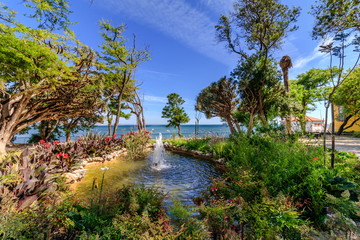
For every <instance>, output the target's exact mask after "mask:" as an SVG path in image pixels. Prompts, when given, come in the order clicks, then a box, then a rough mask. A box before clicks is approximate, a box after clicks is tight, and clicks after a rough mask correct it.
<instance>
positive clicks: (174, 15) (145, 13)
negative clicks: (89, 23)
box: [102, 0, 234, 65]
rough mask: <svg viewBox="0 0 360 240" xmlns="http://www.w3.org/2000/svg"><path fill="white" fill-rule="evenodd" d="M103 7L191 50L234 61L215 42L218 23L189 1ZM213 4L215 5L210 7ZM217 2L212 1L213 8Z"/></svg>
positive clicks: (140, 0) (127, 0)
mask: <svg viewBox="0 0 360 240" xmlns="http://www.w3.org/2000/svg"><path fill="white" fill-rule="evenodd" d="M104 2H106V3H105V4H102V6H106V7H108V8H109V9H110V10H111V11H112V12H117V13H120V14H126V15H128V16H129V17H131V18H132V19H134V20H135V21H138V22H141V23H143V24H148V25H151V26H152V27H154V28H156V29H158V30H159V31H161V32H163V33H165V34H166V35H168V36H171V37H172V38H174V39H176V40H177V41H180V42H182V43H183V44H185V45H187V46H189V47H191V48H192V49H194V50H195V51H197V52H199V53H201V54H203V55H205V56H207V57H210V58H212V59H214V60H217V61H219V62H222V63H223V64H225V65H231V64H232V63H233V62H234V58H233V57H231V56H229V54H228V53H227V51H226V50H225V49H224V47H223V45H222V44H217V43H216V41H215V28H214V26H215V25H216V24H217V22H214V21H212V20H211V19H210V18H209V17H208V16H207V15H205V14H204V13H203V12H201V11H199V10H197V9H195V8H194V7H192V6H191V5H190V4H188V3H187V2H186V1H185V0H176V1H174V0H121V1H119V0H105V1H104ZM210 2H211V4H210ZM214 3H215V1H211V0H209V4H210V6H213V7H214V6H215V5H214Z"/></svg>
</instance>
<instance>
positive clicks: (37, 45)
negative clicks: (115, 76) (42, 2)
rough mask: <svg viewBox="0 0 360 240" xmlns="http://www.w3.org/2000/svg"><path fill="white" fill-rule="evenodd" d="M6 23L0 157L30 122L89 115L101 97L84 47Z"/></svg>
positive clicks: (1, 44)
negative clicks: (14, 137) (16, 135)
mask: <svg viewBox="0 0 360 240" xmlns="http://www.w3.org/2000/svg"><path fill="white" fill-rule="evenodd" d="M1 19H3V18H1ZM9 19H10V18H5V20H4V21H3V22H0V31H1V34H0V153H4V152H5V147H6V144H7V143H8V142H9V141H10V140H11V139H12V137H13V136H14V135H15V134H16V133H18V132H20V131H21V130H23V129H25V128H26V127H28V126H31V125H33V124H34V123H36V122H39V121H44V120H54V119H60V118H64V117H72V116H79V115H90V114H93V112H94V111H96V109H98V107H99V102H98V100H99V97H100V93H101V92H100V91H99V89H98V88H96V87H93V86H94V85H96V84H97V80H98V79H97V78H96V76H95V75H94V72H93V71H94V69H93V66H94V61H95V58H94V57H95V55H94V53H93V52H92V51H91V50H90V49H89V48H87V47H86V46H83V45H81V43H79V42H78V41H77V40H76V39H73V38H68V37H64V36H63V35H58V34H54V33H50V32H49V31H47V30H41V29H32V28H29V27H26V26H24V25H22V24H20V23H18V22H11V21H10V22H9V21H8V20H9ZM75 42H76V44H75ZM71 43H74V45H71Z"/></svg>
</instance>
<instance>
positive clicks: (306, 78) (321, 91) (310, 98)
mask: <svg viewBox="0 0 360 240" xmlns="http://www.w3.org/2000/svg"><path fill="white" fill-rule="evenodd" d="M329 80H330V71H329V70H327V69H325V70H324V69H315V68H313V69H310V70H309V71H307V72H305V73H302V74H300V75H298V76H297V80H296V81H293V82H292V85H291V86H292V92H291V96H292V98H293V99H294V101H295V102H296V110H295V115H296V116H297V117H298V119H299V122H300V126H301V130H302V132H303V133H305V132H306V127H305V125H306V113H307V111H310V110H314V108H313V106H314V104H315V102H318V101H321V100H324V99H325V95H326V91H327V90H326V85H327V84H328V83H329Z"/></svg>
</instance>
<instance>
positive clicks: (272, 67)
mask: <svg viewBox="0 0 360 240" xmlns="http://www.w3.org/2000/svg"><path fill="white" fill-rule="evenodd" d="M264 61H265V59H264V58H262V57H259V56H256V55H252V56H251V57H249V58H248V59H247V60H246V61H243V62H241V64H240V65H239V66H238V67H237V68H236V69H234V70H233V72H232V73H231V76H232V77H233V78H234V79H235V80H236V81H237V83H238V93H239V97H240V100H241V105H240V108H239V112H240V113H246V118H244V116H243V117H241V118H242V119H243V120H244V119H246V124H245V125H247V127H248V133H249V134H251V133H252V129H253V127H254V126H255V123H256V122H257V120H260V121H261V122H262V124H263V125H265V123H266V122H267V121H268V120H272V119H273V118H274V117H276V116H279V115H281V116H283V115H282V114H281V112H288V111H283V110H282V109H284V108H285V107H286V105H287V101H286V98H285V97H286V96H285V94H284V88H283V87H282V86H281V82H280V80H281V73H280V72H279V71H278V70H277V66H276V64H275V62H274V61H269V59H268V61H267V64H266V67H264ZM259 79H261V81H259ZM238 116H239V114H238Z"/></svg>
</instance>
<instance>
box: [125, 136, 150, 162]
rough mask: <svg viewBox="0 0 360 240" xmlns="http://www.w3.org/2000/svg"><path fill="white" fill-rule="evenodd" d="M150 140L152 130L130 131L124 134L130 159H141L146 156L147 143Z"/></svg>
mask: <svg viewBox="0 0 360 240" xmlns="http://www.w3.org/2000/svg"><path fill="white" fill-rule="evenodd" d="M149 140H150V132H149V131H142V132H130V133H128V134H126V135H124V136H123V141H124V146H125V148H126V154H127V157H128V158H129V159H140V158H142V157H144V155H145V150H146V144H147V143H148V142H149Z"/></svg>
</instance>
